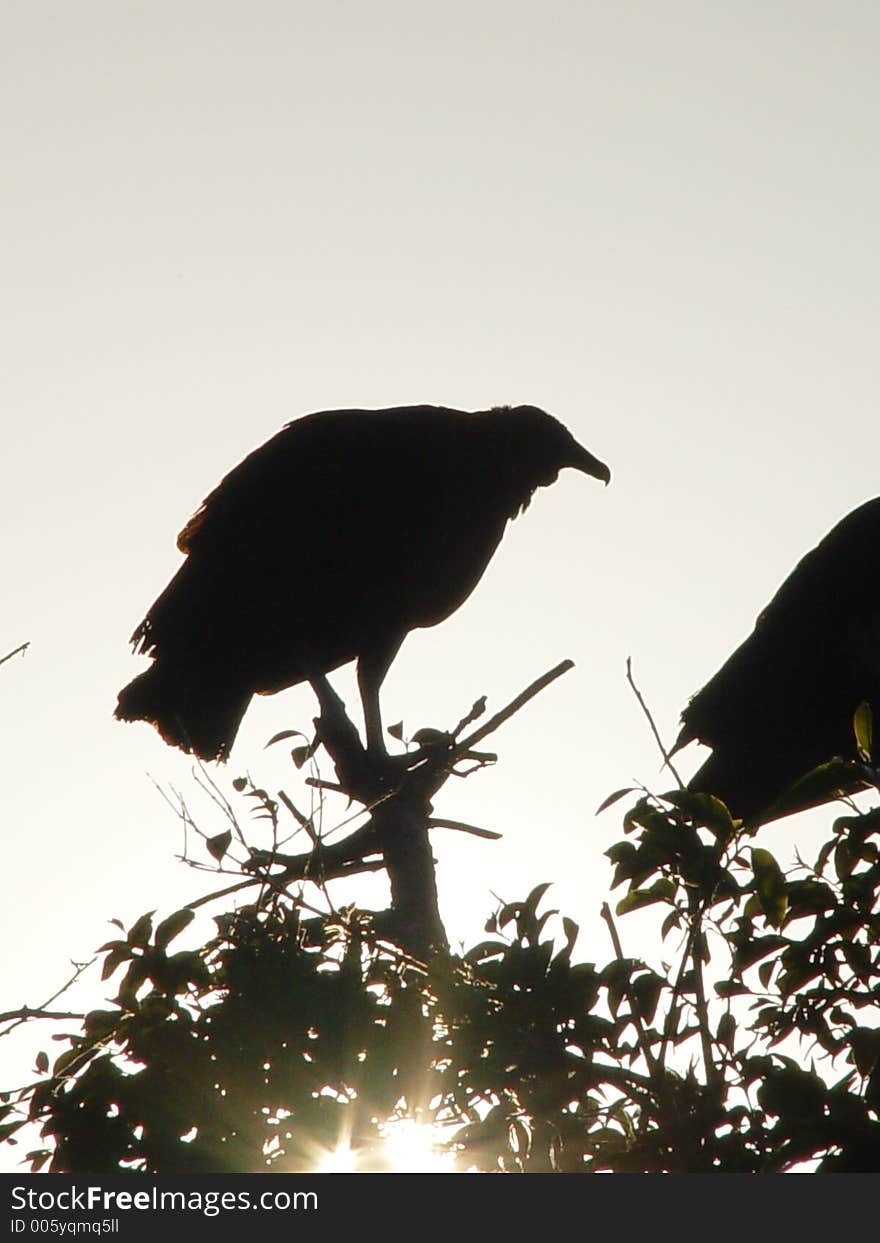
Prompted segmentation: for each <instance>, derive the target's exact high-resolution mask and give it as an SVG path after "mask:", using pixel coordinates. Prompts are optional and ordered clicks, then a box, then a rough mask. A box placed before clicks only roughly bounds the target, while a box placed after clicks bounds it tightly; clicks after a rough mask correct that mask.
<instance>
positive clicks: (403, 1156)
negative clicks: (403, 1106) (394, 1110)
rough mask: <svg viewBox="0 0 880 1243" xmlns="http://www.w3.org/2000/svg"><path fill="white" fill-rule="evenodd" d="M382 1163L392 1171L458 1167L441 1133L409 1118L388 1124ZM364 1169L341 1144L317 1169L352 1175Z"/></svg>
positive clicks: (436, 1171)
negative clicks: (445, 1147) (445, 1145)
mask: <svg viewBox="0 0 880 1243" xmlns="http://www.w3.org/2000/svg"><path fill="white" fill-rule="evenodd" d="M374 1158H375V1154H374ZM380 1163H381V1165H382V1167H383V1168H384V1169H386V1170H387V1171H388V1172H389V1173H392V1174H451V1173H452V1172H453V1169H454V1157H453V1154H452V1153H449V1152H445V1151H444V1150H443V1148H442V1139H441V1138H440V1133H439V1132H438V1131H437V1130H435V1129H434V1128H433V1127H430V1126H422V1125H420V1124H419V1123H418V1122H413V1121H412V1119H409V1118H404V1119H402V1120H401V1121H400V1122H394V1123H392V1124H391V1125H390V1126H389V1127H388V1130H387V1134H386V1137H385V1142H384V1145H383V1149H382V1152H381V1156H380ZM360 1168H361V1166H360V1163H359V1161H358V1153H357V1152H356V1151H355V1150H354V1149H352V1148H350V1147H349V1145H348V1144H347V1143H341V1144H340V1145H339V1147H338V1148H336V1149H335V1150H334V1151H333V1152H329V1153H327V1155H326V1156H325V1157H324V1158H323V1159H322V1160H321V1162H320V1164H319V1165H318V1166H317V1170H316V1172H317V1173H319V1174H351V1173H354V1172H356V1171H357V1170H358V1169H360ZM373 1168H375V1167H373Z"/></svg>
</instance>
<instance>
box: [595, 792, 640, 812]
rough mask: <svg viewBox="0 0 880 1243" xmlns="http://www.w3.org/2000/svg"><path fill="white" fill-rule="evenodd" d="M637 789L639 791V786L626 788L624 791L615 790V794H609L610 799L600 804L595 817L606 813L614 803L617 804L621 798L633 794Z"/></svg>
mask: <svg viewBox="0 0 880 1243" xmlns="http://www.w3.org/2000/svg"><path fill="white" fill-rule="evenodd" d="M636 789H638V786H624V787H623V789H622V790H615V791H614V793H613V794H609V795H608V797H607V798H606V799H604V800H603V801H602V802H601V803H600V804H599V806H598V807H597V808H596V811H595V815H597V816H598V815H599V813H600V812H603V811H605V810H606V808H608V807H611V805H612V804H613V803H616V802H617V800H618V799H619V798H623V797H624V796H625V795H627V794H632V792H633V790H636Z"/></svg>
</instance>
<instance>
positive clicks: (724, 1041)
mask: <svg viewBox="0 0 880 1243" xmlns="http://www.w3.org/2000/svg"><path fill="white" fill-rule="evenodd" d="M735 1040H736V1019H735V1018H734V1017H733V1015H732V1014H731V1013H730V1011H729V1010H728V1012H727V1013H726V1014H722V1016H721V1018H720V1020H719V1023H718V1043H719V1044H720V1045H723V1046H724V1048H725V1049H726V1050H727V1051H728V1053H732V1052H733V1046H734V1042H735Z"/></svg>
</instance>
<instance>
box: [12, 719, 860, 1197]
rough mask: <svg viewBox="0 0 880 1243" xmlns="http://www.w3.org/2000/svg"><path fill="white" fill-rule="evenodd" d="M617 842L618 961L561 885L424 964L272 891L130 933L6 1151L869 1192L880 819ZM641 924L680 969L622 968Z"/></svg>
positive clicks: (671, 833)
mask: <svg viewBox="0 0 880 1243" xmlns="http://www.w3.org/2000/svg"><path fill="white" fill-rule="evenodd" d="M862 728H863V734H864V736H865V739H866V741H867V735H866V734H865V727H864V723H863V727H862ZM813 779H814V780H816V781H820V782H821V780H822V779H823V777H822V774H821V773H819V774H818V776H816V775H813ZM836 779H837V776H836V774H829V775H828V776H827V780H828V781H836ZM242 788H243V787H242ZM631 793H632V791H621V792H618V795H617V797H618V798H623V797H625V796H626V795H627V794H631ZM614 801H615V799H614V797H612V798H611V799H609V800H606V806H610V805H611V803H612V802H614ZM273 807H274V808H275V810H276V811H277V804H274V803H273ZM623 829H624V833H623V837H622V839H621V840H620V841H619V842H617V843H616V844H615V845H614V846H613V847H612V848H611V849H610V850H609V851H608V855H609V857H610V859H611V863H612V865H613V870H614V874H613V885H614V887H616V888H618V889H619V890H621V891H622V892H621V894H620V896H619V900H618V903H617V908H616V917H615V915H612V913H611V911H610V910H609V909H608V908H605V910H604V918H605V920H606V923H607V925H608V929H609V933H610V937H611V945H612V947H613V954H612V956H611V958H610V960H609V961H607V962H606V963H604V965H597V964H596V963H592V962H583V961H578V960H577V959H576V956H575V947H576V942H577V937H578V928H577V926H576V925H575V924H574V923H573V922H572V921H571V920H569V919H566V918H564V917H560V916H559V915H558V914H557V913H556V912H553V911H549V910H546V909H544V903H545V900H546V896H547V888H548V886H547V885H539V886H538V887H537V888H535V889H534V890H533V891H532V893H531V894H530V895H529V896H528V897H527V898H526V899H525V900H524V901H522V902H516V903H510V904H507V905H505V906H503V907H502V908H501V909H500V910H499V911H498V912H497V913H496V914H495V915H494V916H493V917H492V918H491V919H490V921H489V923H488V925H487V928H486V938H485V939H484V940H483V941H481V942H480V944H478V945H476V946H474V947H473V948H471V949H470V950H469V951H468V952H466V953H464V954H463V955H461V956H453V955H450V954H446V953H439V954H437V955H435V956H434V957H433V958H432V959H431V960H430V961H429V962H427V963H423V962H418V961H416V960H414V959H413V958H412V956H411V955H408V954H407V953H405V952H404V951H402V950H400V949H399V948H397V947H396V946H394V945H393V944H390V943H389V942H388V940H387V938H386V937H385V936H384V935H383V937H382V938H381V939H380V937H379V935H378V931H377V928H376V925H375V923H374V921H373V920H372V919H371V917H370V916H369V915H367V914H365V913H363V912H358V911H356V910H354V909H351V910H347V911H343V912H336V913H334V914H333V915H332V916H331V915H328V916H316V915H315V914H313V913H310V912H309V910H308V908H306V907H305V906H304V905H303V904H302V901H301V899H300V898H297V897H295V896H294V895H293V894H292V893H290V892H289V891H288V890H287V889H285V887H284V886H282V885H278V884H276V885H271V884H266V885H264V887H263V888H262V890H261V894H262V896H261V897H260V898H259V899H258V900H257V901H255V902H253V903H252V904H251V905H248V906H245V907H242V908H241V909H239V910H236V911H234V912H232V913H226V914H223V915H221V916H219V917H217V918H216V934H215V935H213V936H212V937H211V939H210V940H209V941H208V942H207V943H206V944H204V945H202V946H201V947H197V948H190V949H179V948H177V945H179V944H180V942H179V941H178V938H183V939H184V940H185V939H186V938H185V937H184V934H185V933H186V934H187V936H190V935H191V934H192V931H193V929H190V928H189V925H190V921H191V920H192V918H193V912H192V911H191V910H188V909H184V910H181V911H177V912H174V913H172V914H170V915H169V916H167V917H166V918H164V919H162V920H160V921H159V922H156V920H155V917H154V913H152V912H150V913H148V914H145V915H143V916H142V917H141V918H140V919H138V920H136V921H135V923H134V924H133V925H132V926H131V927H130V928H129V929H127V930H126V929H124V928H123V927H122V926H121V925H119V931H120V935H119V936H118V937H117V938H115V939H114V940H112V941H110V942H108V943H107V944H106V945H104V946H103V947H102V950H101V953H102V954H103V977H104V979H106V980H110V979H112V981H113V987H114V989H115V993H114V995H113V998H112V1000H111V1001H110V1002H109V1003H108V1008H106V1009H101V1010H94V1011H92V1012H91V1013H89V1014H87V1015H86V1016H85V1018H84V1020H83V1022H82V1026H81V1030H78V1031H77V1032H75V1033H72V1034H68V1035H67V1036H65V1037H62V1038H61V1039H62V1040H63V1043H64V1045H65V1048H64V1051H63V1052H62V1053H61V1054H60V1056H58V1057H57V1058H56V1059H55V1061H54V1063H53V1064H52V1065H51V1066H50V1063H49V1058H48V1057H47V1056H46V1054H44V1053H40V1054H39V1055H38V1057H37V1062H36V1069H37V1074H38V1076H39V1077H38V1079H37V1080H36V1082H34V1083H33V1084H31V1085H29V1086H28V1087H26V1088H25V1089H22V1090H20V1091H18V1092H15V1093H5V1094H3V1096H2V1103H0V1139H4V1140H6V1141H7V1142H10V1143H12V1142H15V1141H16V1138H17V1137H18V1135H19V1132H20V1131H21V1128H22V1127H23V1126H25V1125H26V1124H28V1123H30V1127H31V1130H33V1127H34V1126H37V1127H38V1128H39V1130H40V1132H41V1134H42V1137H43V1142H42V1145H41V1146H40V1147H38V1148H36V1149H34V1150H33V1151H31V1152H30V1153H28V1156H27V1159H28V1160H29V1161H30V1163H31V1167H32V1168H33V1169H39V1168H46V1169H51V1170H53V1171H73V1172H85V1171H88V1172H92V1173H94V1172H96V1171H111V1170H117V1169H132V1170H143V1171H155V1172H166V1173H167V1172H174V1173H200V1172H247V1171H258V1170H263V1169H279V1170H285V1171H289V1170H312V1169H315V1168H320V1166H321V1164H322V1162H323V1161H324V1160H325V1158H326V1157H327V1156H328V1155H329V1154H332V1153H334V1151H336V1150H338V1149H339V1147H340V1146H345V1147H348V1148H350V1149H351V1151H352V1154H353V1160H354V1162H355V1164H356V1168H358V1169H361V1170H380V1169H383V1168H388V1162H389V1157H388V1152H387V1148H386V1145H385V1142H384V1140H385V1137H386V1136H387V1134H388V1132H389V1128H393V1125H394V1120H395V1119H401V1118H407V1119H413V1120H415V1121H416V1122H418V1123H425V1124H430V1125H431V1126H432V1127H433V1128H435V1130H434V1134H435V1135H437V1136H438V1137H439V1138H438V1142H442V1143H443V1144H445V1146H446V1149H447V1151H448V1153H449V1154H450V1155H451V1157H452V1158H453V1159H454V1162H455V1164H456V1167H457V1168H459V1169H463V1170H465V1169H478V1170H489V1171H504V1172H518V1171H522V1172H540V1171H563V1172H570V1171H583V1172H589V1171H660V1170H665V1171H709V1170H723V1171H740V1172H745V1171H755V1172H776V1171H785V1170H791V1169H799V1168H816V1169H819V1170H823V1171H825V1170H828V1171H844V1170H877V1169H880V1026H878V1024H877V1005H878V998H880V953H878V940H880V913H878V909H880V908H878V887H880V850H878V834H880V808H876V809H874V810H870V811H867V812H863V813H859V812H857V811H855V810H854V809H853V813H852V814H850V815H845V816H842V817H840V818H838V819H836V820H835V821H834V823H833V825H832V827H831V831H830V834H829V837H828V840H827V842H826V843H825V844H824V845H823V847H822V849H821V850H820V851H819V853H818V856H817V858H816V859H815V860H814V861H813V862H812V864H806V863H803V862H800V861H799V862H798V863H797V864H796V866H794V867H783V866H781V864H780V863H779V861H778V860H777V859H776V858H775V857H774V855H773V854H772V853H771V851H770V850H768V849H767V848H766V847H765V846H758V845H755V844H754V837H755V834H754V832H752V831H750V830H746V829H744V828H743V826H742V825H741V824H740V823H739V822H736V821H734V820H732V819H731V817H730V815H729V813H728V811H727V808H726V807H725V806H724V805H723V804H722V803H720V802H719V801H718V800H717V799H715V798H713V797H711V796H707V795H703V794H693V793H689V792H687V791H681V790H677V791H671V792H669V793H668V794H665V795H663V796H661V797H657V796H654V795H650V794H648V793H647V792H643V794H642V795H641V797H639V798H638V800H637V801H636V803H635V804H634V805H633V806H632V807H631V808H630V809H629V810H628V811H627V812H626V813H625V816H624V820H623ZM219 837H220V835H215V836H214V837H211V838H206V848H207V850H208V853H209V854H210V855H211V856H213V858H214V859H218V858H222V857H223V856H224V854H225V850H226V848H228V846H229V842H228V841H227V842H225V844H224V851H223V852H221V851H220V850H219ZM766 839H767V840H772V829H771V830H769V831H767V832H766ZM636 910H638V911H641V912H643V915H642V918H645V915H644V912H646V911H648V912H650V913H651V914H654V915H656V918H657V923H658V938H657V943H658V946H660V945H662V946H663V959H665V961H663V960H661V961H660V962H657V963H654V964H649V963H645V962H642V961H640V960H638V959H634V958H630V957H627V956H626V955H625V953H624V951H623V948H622V944H621V940H620V928H622V927H623V926H624V924H625V920H626V918H627V917H628V915H629V913H630V912H632V911H636ZM22 1133H24V1132H22Z"/></svg>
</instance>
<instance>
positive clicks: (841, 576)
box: [673, 498, 880, 823]
mask: <svg viewBox="0 0 880 1243" xmlns="http://www.w3.org/2000/svg"><path fill="white" fill-rule="evenodd" d="M878 569H880V498H877V499H875V500H873V501H868V502H867V503H866V504H864V505H861V506H860V507H859V508H858V509H856V510H854V511H853V512H852V513H851V514H849V515H848V516H847V517H846V518H844V519H843V520H842V521H841V522H839V523H838V524H837V526H835V527H834V528H833V529H832V530H831V531H830V532H829V534H828V535H826V536H825V538H824V539H823V540H822V542H821V543H820V544H818V545H817V546H816V547H815V548H814V549H813V550H812V551H811V552H809V553H807V555H806V556H805V557H804V558H803V560H802V561H800V562H799V564H798V565H797V566H796V567H795V569H794V571H793V572H792V573H791V574H790V575H789V577H788V578H787V579H786V580H785V582H784V583H783V584H782V586H781V587H780V588H779V590H778V591H777V593H776V595H775V596H774V597H773V599H772V600H771V601H770V603H769V604H768V605H767V607H766V608H765V609H764V611H763V612H762V613H761V615H760V616H759V617H758V620H757V622H756V624H755V629H754V631H753V633H752V634H751V635H750V636H749V637H748V638H747V639H746V641H745V642H744V643H743V644H742V645H741V646H740V647H739V648H737V650H736V651H735V652H734V653H733V655H732V656H731V657H730V659H729V660H728V661H727V662H726V663H725V664H724V665H722V667H721V668H720V669H719V670H718V672H717V673H716V674H715V676H714V677H713V678H712V679H711V681H709V682H707V684H706V685H705V686H704V687H703V689H702V690H701V691H699V692H698V693H697V694H696V695H695V696H694V697H693V699H692V700H691V701H690V703H689V704H688V706H687V707H686V708H685V710H684V712H683V713H682V718H681V719H682V729H681V733H680V734H679V736H678V740H677V741H676V744H675V747H674V748H673V752H674V751H677V750H678V749H679V748H680V747H683V746H685V745H686V744H687V743H689V742H691V741H693V740H694V739H699V741H700V742H704V743H706V744H707V745H708V746H710V747H712V755H711V756H710V757H709V758H708V759H707V760H706V762H705V763H704V764H703V766H702V767H701V768H700V770H699V771H698V772H697V773H696V775H695V776H694V777H693V778H692V779H691V781H690V782H689V788H690V789H692V790H696V791H702V792H704V793H709V794H716V795H717V796H718V797H719V798H720V799H722V800H723V801H724V802H725V803H726V804H727V805H728V807H729V808H730V810H731V811H732V812H733V814H734V815H735V816H737V817H739V818H741V819H743V820H746V821H750V822H753V823H762V822H763V821H766V820H772V819H775V818H776V817H777V816H779V815H787V814H789V813H790V812H791V811H796V810H800V809H801V808H802V807H803V806H812V805H814V804H815V803H816V802H821V801H824V798H825V797H827V795H826V796H824V797H819V798H818V799H817V798H815V797H812V798H807V801H805V802H803V803H802V804H798V803H797V801H796V800H794V802H793V803H792V801H791V800H790V799H788V798H787V799H786V800H785V803H784V806H783V807H782V809H780V808H777V807H775V806H774V805H775V804H776V802H777V800H778V799H780V798H781V797H782V796H783V795H785V794H786V792H787V791H788V790H789V787H790V786H792V785H793V783H794V782H796V781H797V780H798V779H799V778H801V777H803V776H805V775H806V774H807V773H808V772H810V771H812V769H814V768H816V767H817V766H818V765H820V764H823V763H825V762H826V761H828V760H831V759H833V758H835V757H840V758H841V759H845V760H846V759H852V760H854V759H856V757H857V750H856V742H855V734H854V730H853V718H854V715H855V712H856V710H857V709H858V707H859V705H860V703H862V702H866V703H868V704H870V705H871V707H872V711H873V715H874V717H875V719H878V720H880V715H878V714H880V597H878V587H877V573H878Z"/></svg>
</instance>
